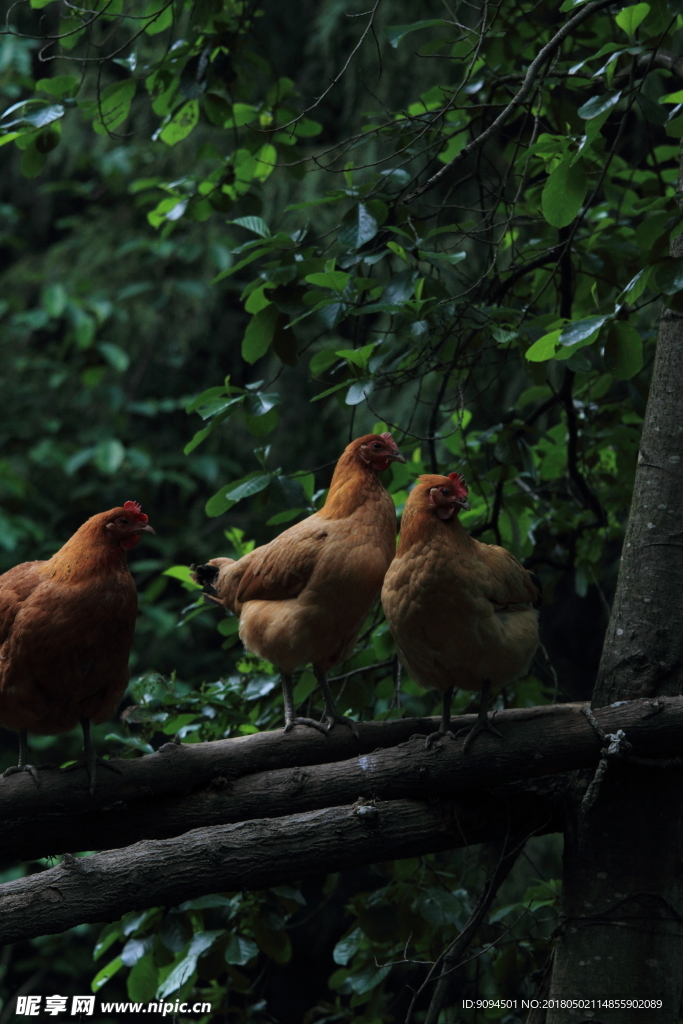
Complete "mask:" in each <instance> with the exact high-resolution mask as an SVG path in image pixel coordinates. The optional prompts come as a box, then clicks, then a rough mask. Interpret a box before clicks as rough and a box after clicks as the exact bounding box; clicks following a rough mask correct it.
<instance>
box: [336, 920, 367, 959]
mask: <svg viewBox="0 0 683 1024" xmlns="http://www.w3.org/2000/svg"><path fill="white" fill-rule="evenodd" d="M362 941H363V933H362V931H361V930H360V928H354V929H353V931H352V932H350V934H349V935H346V936H345V937H344V938H343V939H340V940H339V942H338V943H337V945H336V946H335V947H334V950H333V951H332V959H333V960H334V962H335V964H339V965H340V966H341V967H346V965H347V964H348V962H349V960H350V959H351V957H352V956H355V955H356V953H357V952H358V949H359V948H360V944H361V942H362Z"/></svg>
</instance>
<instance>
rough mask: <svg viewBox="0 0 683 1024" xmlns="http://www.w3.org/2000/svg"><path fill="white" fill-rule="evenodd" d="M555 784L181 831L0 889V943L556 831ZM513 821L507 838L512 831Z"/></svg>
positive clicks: (558, 808) (559, 820)
mask: <svg viewBox="0 0 683 1024" xmlns="http://www.w3.org/2000/svg"><path fill="white" fill-rule="evenodd" d="M555 791H556V787H555V785H554V784H551V785H549V786H545V787H544V786H543V784H542V783H541V784H536V785H535V786H534V788H533V789H530V788H529V787H527V788H526V789H525V788H520V787H518V788H517V789H515V787H511V788H510V789H509V790H507V791H506V792H502V793H500V794H497V795H480V794H477V795H476V796H475V797H473V798H471V799H469V800H461V801H452V802H446V801H437V802H435V803H433V804H431V805H430V804H427V803H421V802H417V801H411V800H391V801H385V802H379V801H378V802H376V803H372V802H368V803H361V802H358V803H356V804H355V805H351V806H348V805H347V806H345V807H336V808H326V809H324V810H318V811H309V812H307V813H305V814H294V815H290V816H289V817H287V818H278V819H271V818H265V819H258V820H256V821H251V822H245V823H241V824H238V825H220V826H217V827H214V828H200V829H194V830H193V831H191V832H187V833H186V834H185V835H183V836H179V837H178V838H175V839H166V840H163V841H154V840H152V841H145V842H142V843H137V844H136V845H134V846H129V847H128V848H127V849H125V850H113V851H111V852H108V853H99V854H95V855H94V856H92V857H87V858H83V859H76V858H74V857H71V856H67V857H65V858H64V861H63V862H62V863H61V864H60V865H59V866H58V867H55V868H50V869H48V870H46V871H41V872H39V873H38V874H34V875H29V876H28V877H26V878H21V879H17V880H16V881H14V882H6V883H5V884H4V885H3V886H2V887H0V944H1V943H7V942H15V941H18V940H19V939H26V938H30V937H32V936H35V935H44V934H48V933H53V932H60V931H64V930H65V929H66V928H70V927H71V926H72V925H75V924H79V923H81V922H92V921H106V920H111V919H115V918H117V917H120V915H121V914H123V913H125V912H126V911H128V910H137V909H143V908H145V907H153V906H157V905H163V906H174V905H176V904H178V903H181V902H183V901H185V900H189V899H194V898H196V897H198V896H202V895H206V894H208V893H213V892H216V891H231V890H232V891H234V890H240V889H261V888H265V887H267V886H272V885H282V884H284V883H287V882H291V881H295V880H297V879H300V878H303V877H305V876H307V875H311V874H318V873H322V872H328V871H340V870H343V869H345V868H351V867H357V866H359V865H363V864H371V863H373V862H375V861H378V860H388V859H393V858H395V857H412V856H416V855H419V854H425V853H430V852H436V851H438V850H446V849H451V848H454V847H457V846H466V845H469V844H471V843H477V842H485V841H488V840H490V839H496V838H499V837H500V836H505V835H508V836H510V835H511V834H512V833H514V835H516V836H518V837H519V841H521V840H522V839H523V838H524V837H525V836H527V835H531V834H533V833H543V832H550V831H556V830H557V829H558V828H561V827H562V807H561V801H559V802H558V801H557V800H556V799H555ZM512 822H514V829H513V826H512Z"/></svg>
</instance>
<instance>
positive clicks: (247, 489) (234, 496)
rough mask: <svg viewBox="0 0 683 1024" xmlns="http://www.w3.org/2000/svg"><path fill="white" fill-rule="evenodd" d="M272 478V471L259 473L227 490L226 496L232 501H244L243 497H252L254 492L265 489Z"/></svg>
mask: <svg viewBox="0 0 683 1024" xmlns="http://www.w3.org/2000/svg"><path fill="white" fill-rule="evenodd" d="M272 479H273V474H272V473H259V474H258V476H255V477H252V478H251V480H245V481H244V483H241V484H239V485H238V486H237V487H233V488H232V489H231V490H228V491H226V497H227V498H228V500H229V501H232V502H238V501H242V499H243V498H251V496H252V495H253V494H258V493H259V491H264V490H265V489H266V487H267V486H268V484H269V483H270V482H271V480H272Z"/></svg>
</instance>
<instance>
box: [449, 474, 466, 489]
mask: <svg viewBox="0 0 683 1024" xmlns="http://www.w3.org/2000/svg"><path fill="white" fill-rule="evenodd" d="M448 479H449V480H452V481H453V483H454V484H457V485H458V487H462V489H463V490H464V492H465V494H467V493H468V490H467V481H466V480H465V477H464V476H463V475H462V473H449V474H448Z"/></svg>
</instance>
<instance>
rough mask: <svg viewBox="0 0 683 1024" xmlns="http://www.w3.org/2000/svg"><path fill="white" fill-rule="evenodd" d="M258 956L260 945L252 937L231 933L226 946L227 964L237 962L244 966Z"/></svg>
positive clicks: (236, 963) (239, 965) (238, 964)
mask: <svg viewBox="0 0 683 1024" xmlns="http://www.w3.org/2000/svg"><path fill="white" fill-rule="evenodd" d="M255 956H258V946H257V945H256V943H255V942H252V940H251V939H244V938H242V936H241V935H231V936H230V938H229V939H228V944H227V946H226V947H225V962H226V964H235V965H237V966H238V967H243V966H244V965H245V964H248V963H249V961H250V960H253V959H254V957H255Z"/></svg>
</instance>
